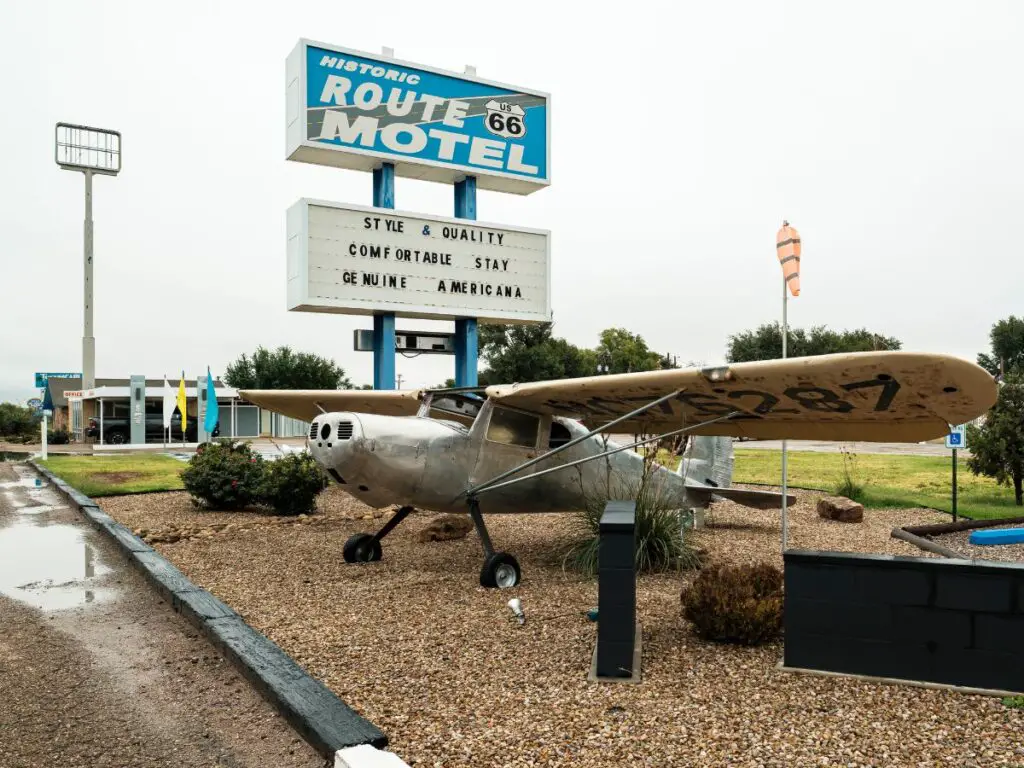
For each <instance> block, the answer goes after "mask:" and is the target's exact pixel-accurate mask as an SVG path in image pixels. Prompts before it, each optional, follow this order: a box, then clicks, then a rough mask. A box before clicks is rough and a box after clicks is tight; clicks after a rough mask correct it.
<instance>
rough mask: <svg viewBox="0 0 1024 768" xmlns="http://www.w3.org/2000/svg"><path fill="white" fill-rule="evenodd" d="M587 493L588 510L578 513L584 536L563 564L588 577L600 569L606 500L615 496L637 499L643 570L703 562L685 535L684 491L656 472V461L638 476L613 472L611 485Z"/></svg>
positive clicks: (638, 558)
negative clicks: (682, 495) (681, 493)
mask: <svg viewBox="0 0 1024 768" xmlns="http://www.w3.org/2000/svg"><path fill="white" fill-rule="evenodd" d="M652 453H653V452H652ZM585 495H586V500H587V506H586V509H584V510H582V511H581V512H579V513H578V515H577V517H576V520H577V522H578V528H579V530H580V533H581V534H582V535H583V539H582V540H580V541H578V542H576V543H575V544H573V545H572V546H571V547H570V548H569V550H568V552H566V554H565V557H564V558H563V561H562V565H563V567H567V568H571V569H573V570H577V571H582V572H583V573H585V574H587V575H593V574H595V573H597V560H598V548H599V545H600V527H601V516H602V515H603V514H604V509H605V506H606V505H607V503H608V502H609V501H610V500H613V499H629V500H634V501H636V560H635V563H636V570H637V572H638V573H645V572H657V571H667V570H672V569H674V568H697V567H699V566H700V558H699V556H698V554H697V553H696V552H695V551H694V550H693V548H691V547H690V546H689V544H688V543H687V541H686V538H685V531H684V530H683V517H682V509H681V507H682V502H681V499H680V497H679V494H677V493H674V492H673V491H672V488H671V486H670V485H669V482H668V480H667V478H665V477H664V476H663V475H661V474H660V473H659V472H657V471H655V468H654V464H653V462H645V469H644V471H643V472H642V473H641V476H640V479H639V480H633V479H624V478H621V477H618V476H617V475H612V476H611V477H610V478H609V482H608V485H607V487H605V488H604V489H600V491H597V492H593V491H592V492H590V493H587V494H585Z"/></svg>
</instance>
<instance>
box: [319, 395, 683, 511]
mask: <svg viewBox="0 0 1024 768" xmlns="http://www.w3.org/2000/svg"><path fill="white" fill-rule="evenodd" d="M493 412H494V408H493V406H492V403H491V401H485V402H484V403H483V404H482V406H481V407H480V410H479V413H477V414H475V418H473V419H472V420H471V423H470V425H469V426H467V425H465V424H463V423H460V422H459V421H456V420H447V419H438V418H431V417H429V416H427V415H424V413H423V412H422V411H421V414H420V415H418V416H379V415H374V414H365V413H344V412H340V413H328V414H324V415H322V416H319V417H317V419H316V420H315V422H314V423H313V425H312V427H311V430H310V436H309V450H310V453H311V454H312V455H313V457H314V458H315V459H316V460H317V462H318V463H320V464H321V466H323V467H324V468H325V469H327V470H328V471H329V472H330V473H331V475H332V476H333V477H334V479H335V480H336V481H338V482H339V483H343V485H342V487H343V488H344V490H345V491H346V492H348V493H349V494H351V495H352V496H354V497H355V498H357V499H359V500H360V501H362V502H364V503H365V504H368V505H370V506H372V507H385V506H393V505H398V506H411V507H416V508H417V509H425V510H434V511H438V512H467V511H468V507H467V499H466V491H467V490H469V489H470V488H472V487H474V486H477V485H479V484H480V483H484V482H486V481H488V480H491V479H492V478H494V477H496V476H498V475H500V474H501V473H503V472H505V471H507V470H510V469H513V468H515V467H517V466H519V465H521V464H522V463H523V462H526V461H529V460H530V459H533V458H535V457H537V456H540V455H542V454H543V453H545V452H547V451H548V450H550V449H551V448H554V447H556V446H557V445H558V444H559V441H560V442H561V443H564V442H566V441H567V440H568V439H570V438H576V437H579V436H582V435H585V434H587V432H588V430H587V429H586V428H585V427H583V426H582V425H581V424H579V423H577V422H575V421H572V420H569V419H563V418H558V417H549V416H538V415H534V414H529V415H528V416H529V417H530V418H533V419H536V420H537V422H538V427H537V429H536V430H535V431H536V440H535V442H533V443H532V444H530V445H523V444H521V443H522V442H524V441H523V440H522V439H520V440H519V443H520V444H514V443H513V442H510V441H508V440H507V439H506V440H502V439H500V438H501V436H502V433H501V432H500V430H495V429H493V428H490V429H489V426H490V421H491V417H492V415H493ZM464 421H469V420H468V419H464ZM496 431H497V432H498V434H497V435H496V434H495V432H496ZM495 437H498V438H499V439H493V438H495ZM610 447H614V444H609V443H606V441H605V440H604V438H603V437H601V436H593V437H590V438H588V439H586V440H584V441H583V442H581V443H580V444H578V445H575V446H573V447H571V448H568V449H566V450H564V451H562V452H560V453H558V454H557V455H555V456H552V457H550V458H547V459H544V460H543V461H541V462H540V463H538V464H537V465H535V466H533V467H530V468H529V469H526V470H524V471H522V472H520V473H518V474H516V475H513V477H521V476H526V475H529V474H532V473H534V472H538V471H542V470H544V469H548V468H550V467H555V466H559V465H564V464H568V463H570V462H573V461H577V460H579V459H583V458H589V457H594V456H597V455H598V454H600V453H603V452H605V451H607V450H608V449H609V448H610ZM642 473H643V459H642V458H641V457H640V456H639V455H638V454H636V453H634V452H632V451H622V452H620V453H616V454H613V455H611V456H606V457H603V458H600V459H594V460H593V461H587V462H585V463H583V464H581V465H578V466H575V467H569V468H566V469H563V470H560V471H558V472H552V473H549V474H546V475H544V476H543V477H536V478H527V479H524V480H521V481H519V482H516V483H515V484H512V485H509V486H507V487H503V488H496V489H494V490H488V491H485V492H483V493H481V495H480V507H481V509H482V511H484V512H487V513H524V512H536V513H539V512H568V511H572V510H578V509H583V508H585V507H586V504H587V497H588V494H594V493H595V492H601V493H605V492H607V490H610V491H611V492H612V493H613V494H621V493H623V492H624V493H627V494H629V493H635V491H636V487H637V486H638V484H639V483H640V480H641V477H642ZM653 477H654V478H655V481H656V482H657V485H658V488H659V493H663V494H671V495H672V496H670V498H673V500H678V506H679V507H685V506H688V503H687V498H686V497H687V492H686V488H685V484H684V481H683V477H681V476H680V475H678V474H676V473H675V472H671V471H669V470H667V469H665V468H663V467H659V468H656V469H655V470H654V475H653ZM606 489H607V490H606ZM620 497H621V496H620Z"/></svg>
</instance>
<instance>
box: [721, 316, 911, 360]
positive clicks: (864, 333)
mask: <svg viewBox="0 0 1024 768" xmlns="http://www.w3.org/2000/svg"><path fill="white" fill-rule="evenodd" d="M902 346H903V344H902V343H901V342H900V340H899V339H897V338H895V337H893V336H882V335H881V334H878V333H873V332H871V331H869V330H867V329H866V328H859V329H857V330H853V331H832V330H829V329H828V328H827V327H826V326H824V325H817V326H814V327H813V328H811V329H810V331H805V330H804V329H802V328H790V329H789V334H788V336H787V341H786V355H787V357H809V356H813V355H830V354H835V353H839V352H870V351H872V350H884V349H900V348H901V347H902ZM780 357H782V326H781V325H780V324H779V323H778V322H774V323H765V324H764V325H761V326H758V327H757V328H756V329H755V330H752V331H743V332H741V333H737V334H735V335H733V336H730V337H729V346H728V349H727V350H726V353H725V359H726V360H727V361H729V362H730V363H745V362H749V361H751V360H775V359H777V358H780Z"/></svg>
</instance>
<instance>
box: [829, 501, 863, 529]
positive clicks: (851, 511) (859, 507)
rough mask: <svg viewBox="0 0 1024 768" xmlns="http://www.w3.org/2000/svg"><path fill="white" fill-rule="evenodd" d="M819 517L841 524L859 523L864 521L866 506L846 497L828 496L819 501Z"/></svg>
mask: <svg viewBox="0 0 1024 768" xmlns="http://www.w3.org/2000/svg"><path fill="white" fill-rule="evenodd" d="M818 517H824V518H825V519H826V520H838V521H839V522H840V523H859V522H862V521H863V520H864V505H863V504H858V503H857V502H856V501H853V500H852V499H848V498H846V497H845V496H826V497H825V498H823V499H818Z"/></svg>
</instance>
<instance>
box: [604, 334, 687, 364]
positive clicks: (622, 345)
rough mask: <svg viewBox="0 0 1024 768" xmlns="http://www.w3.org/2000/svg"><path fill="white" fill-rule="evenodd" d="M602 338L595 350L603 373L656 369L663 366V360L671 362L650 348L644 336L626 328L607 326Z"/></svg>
mask: <svg viewBox="0 0 1024 768" xmlns="http://www.w3.org/2000/svg"><path fill="white" fill-rule="evenodd" d="M600 338H601V340H600V342H599V343H598V345H597V349H596V350H594V351H595V353H596V355H597V364H598V366H599V367H600V368H599V369H600V370H601V372H602V373H631V372H633V371H654V370H658V369H659V368H661V367H663V366H662V363H663V362H666V363H668V362H670V361H668V360H666V359H665V358H663V357H662V356H661V355H659V354H658V353H657V352H654V351H652V350H650V349H648V348H647V342H646V341H644V340H643V337H642V336H640V335H639V334H635V333H630V332H629V331H627V330H626V329H625V328H607V329H605V330H603V331H601V337H600Z"/></svg>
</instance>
